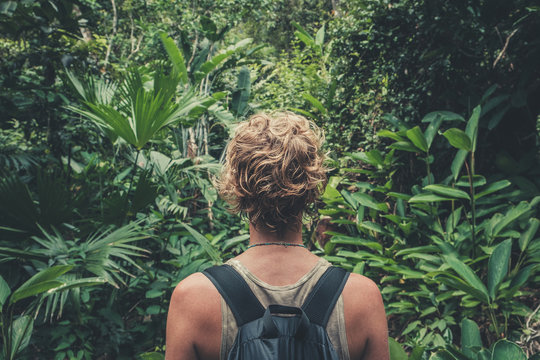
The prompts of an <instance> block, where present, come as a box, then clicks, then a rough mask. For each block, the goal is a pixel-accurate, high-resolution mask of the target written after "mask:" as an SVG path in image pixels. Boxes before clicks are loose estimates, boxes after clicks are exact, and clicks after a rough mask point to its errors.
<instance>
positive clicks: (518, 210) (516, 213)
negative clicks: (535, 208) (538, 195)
mask: <svg viewBox="0 0 540 360" xmlns="http://www.w3.org/2000/svg"><path fill="white" fill-rule="evenodd" d="M530 210H531V205H530V204H529V203H527V202H526V201H522V202H520V203H519V204H518V205H516V206H514V207H512V208H511V209H510V210H508V211H507V212H506V214H505V215H504V216H503V217H502V218H501V219H500V220H499V221H498V222H497V223H496V224H495V226H494V227H493V234H492V235H493V237H496V236H497V235H499V233H500V232H501V231H502V230H503V229H504V228H505V227H506V226H508V225H509V224H511V223H512V222H514V221H515V220H516V219H518V218H519V217H520V216H522V215H524V214H525V213H527V212H528V211H530Z"/></svg>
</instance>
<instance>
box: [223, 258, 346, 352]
mask: <svg viewBox="0 0 540 360" xmlns="http://www.w3.org/2000/svg"><path fill="white" fill-rule="evenodd" d="M227 264H228V265H230V266H232V267H233V268H234V269H235V270H236V271H238V273H239V274H240V275H241V276H242V277H243V278H244V280H245V281H246V283H247V284H248V286H249V287H250V289H251V291H253V293H254V294H255V296H256V297H257V298H258V299H259V301H260V302H261V304H262V305H263V306H264V307H265V308H266V307H267V306H268V305H271V304H280V305H288V306H295V307H301V306H302V304H303V303H304V301H305V300H306V298H307V296H308V295H309V293H310V292H311V290H312V289H313V287H314V286H315V284H316V283H317V280H319V278H320V277H321V276H322V274H323V273H324V272H325V271H326V269H327V268H328V267H329V266H331V264H330V263H329V262H328V261H326V260H325V259H323V258H321V259H320V260H319V261H318V262H317V264H315V266H314V267H313V268H312V269H311V270H310V271H309V272H308V273H307V274H305V275H304V276H302V278H300V280H298V281H297V282H296V283H294V284H291V285H285V286H274V285H270V284H267V283H265V282H263V281H261V280H260V279H259V278H257V277H256V276H255V275H253V274H252V273H251V272H250V271H249V270H248V269H247V268H246V267H245V266H244V265H242V263H241V262H240V261H238V260H235V259H231V260H229V261H227ZM221 323H222V333H221V350H220V359H221V360H225V359H227V354H228V353H229V350H230V349H231V347H232V345H233V343H234V339H235V338H236V334H237V332H238V327H237V326H236V321H235V319H234V315H233V314H232V312H231V309H230V308H229V306H228V305H227V303H226V302H225V300H223V298H221ZM326 331H327V332H328V336H329V338H330V341H331V342H332V345H333V346H334V349H335V350H336V352H337V354H338V356H339V358H340V359H341V360H350V357H349V347H348V345H347V334H346V333H345V315H344V312H343V296H342V295H340V296H339V299H338V301H337V303H336V306H335V307H334V310H333V311H332V314H331V315H330V319H329V320H328V324H327V325H326Z"/></svg>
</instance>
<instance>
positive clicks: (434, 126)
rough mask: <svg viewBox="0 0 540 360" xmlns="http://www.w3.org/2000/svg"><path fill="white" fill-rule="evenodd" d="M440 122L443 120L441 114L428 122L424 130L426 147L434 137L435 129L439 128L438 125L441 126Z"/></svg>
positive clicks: (429, 145)
mask: <svg viewBox="0 0 540 360" xmlns="http://www.w3.org/2000/svg"><path fill="white" fill-rule="evenodd" d="M442 122H443V118H442V117H441V116H437V117H436V118H435V120H433V121H430V122H429V125H428V127H427V129H426V131H425V132H424V136H425V137H426V142H427V147H428V149H429V148H430V147H431V144H432V143H433V139H434V138H435V135H436V134H437V131H438V130H439V127H440V126H441V123H442Z"/></svg>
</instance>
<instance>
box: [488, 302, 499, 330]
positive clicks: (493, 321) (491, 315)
mask: <svg viewBox="0 0 540 360" xmlns="http://www.w3.org/2000/svg"><path fill="white" fill-rule="evenodd" d="M489 316H490V317H491V322H492V323H493V328H494V330H495V333H496V334H497V337H499V336H500V335H501V334H500V333H499V324H498V323H497V318H496V317H495V313H494V312H493V308H492V307H491V304H490V305H489Z"/></svg>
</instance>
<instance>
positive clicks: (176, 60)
mask: <svg viewBox="0 0 540 360" xmlns="http://www.w3.org/2000/svg"><path fill="white" fill-rule="evenodd" d="M159 36H160V38H161V42H162V43H163V47H165V50H166V51H167V54H169V59H171V62H172V63H173V66H174V68H175V70H176V71H177V72H178V74H179V75H180V80H181V81H182V82H183V83H184V84H187V83H188V81H189V80H188V74H187V69H186V62H185V60H184V55H182V51H180V49H179V48H178V46H176V44H175V42H174V40H173V39H172V38H170V37H169V36H168V35H167V34H166V33H165V32H160V33H159Z"/></svg>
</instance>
